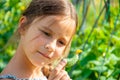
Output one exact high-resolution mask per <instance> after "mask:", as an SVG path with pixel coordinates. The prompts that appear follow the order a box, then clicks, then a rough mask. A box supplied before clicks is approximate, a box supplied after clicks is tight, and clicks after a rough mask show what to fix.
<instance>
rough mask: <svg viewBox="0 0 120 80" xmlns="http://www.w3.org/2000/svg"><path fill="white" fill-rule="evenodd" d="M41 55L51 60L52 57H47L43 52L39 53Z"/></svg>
mask: <svg viewBox="0 0 120 80" xmlns="http://www.w3.org/2000/svg"><path fill="white" fill-rule="evenodd" d="M37 52H38V53H39V54H41V55H42V56H44V57H46V58H48V59H50V57H49V56H47V55H45V54H44V53H41V52H39V51H37Z"/></svg>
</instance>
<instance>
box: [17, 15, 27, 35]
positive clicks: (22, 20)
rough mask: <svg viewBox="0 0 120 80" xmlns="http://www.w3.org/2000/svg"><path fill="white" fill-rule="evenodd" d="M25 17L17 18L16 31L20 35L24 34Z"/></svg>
mask: <svg viewBox="0 0 120 80" xmlns="http://www.w3.org/2000/svg"><path fill="white" fill-rule="evenodd" d="M26 24H27V18H26V17H25V16H22V17H21V18H20V20H19V25H18V31H19V33H20V35H22V34H24V33H25V31H26Z"/></svg>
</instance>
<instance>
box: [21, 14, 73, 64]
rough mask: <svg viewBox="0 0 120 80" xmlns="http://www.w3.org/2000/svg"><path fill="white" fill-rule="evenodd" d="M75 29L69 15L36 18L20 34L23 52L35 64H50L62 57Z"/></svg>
mask: <svg viewBox="0 0 120 80" xmlns="http://www.w3.org/2000/svg"><path fill="white" fill-rule="evenodd" d="M74 30H75V21H74V20H72V19H70V18H69V17H62V16H47V17H44V18H40V17H39V18H36V19H35V20H34V21H33V22H32V23H31V24H30V26H29V28H28V29H27V30H25V32H24V34H21V43H22V48H23V53H25V54H26V56H27V58H28V59H29V60H30V61H31V63H32V64H33V65H35V66H41V65H42V66H43V65H45V64H50V63H52V62H54V61H55V60H57V59H59V58H61V57H62V55H63V54H64V53H63V52H64V49H65V48H66V46H67V44H68V43H69V41H70V39H71V37H72V35H73V32H74Z"/></svg>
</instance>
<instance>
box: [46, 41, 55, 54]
mask: <svg viewBox="0 0 120 80" xmlns="http://www.w3.org/2000/svg"><path fill="white" fill-rule="evenodd" d="M55 47H56V41H52V42H50V43H47V44H45V49H46V50H47V51H49V52H54V51H55Z"/></svg>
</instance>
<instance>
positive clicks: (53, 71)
mask: <svg viewBox="0 0 120 80" xmlns="http://www.w3.org/2000/svg"><path fill="white" fill-rule="evenodd" d="M66 64H67V61H66V60H62V61H60V63H59V64H58V65H57V66H56V67H55V68H54V69H53V70H52V71H51V73H50V76H49V78H48V80H53V79H54V78H55V77H56V76H57V75H58V73H59V72H60V71H61V70H62V69H63V68H64V67H65V65H66Z"/></svg>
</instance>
